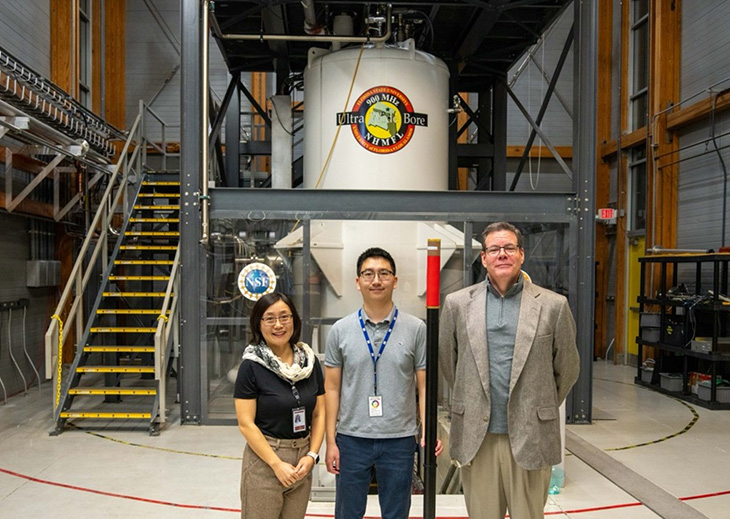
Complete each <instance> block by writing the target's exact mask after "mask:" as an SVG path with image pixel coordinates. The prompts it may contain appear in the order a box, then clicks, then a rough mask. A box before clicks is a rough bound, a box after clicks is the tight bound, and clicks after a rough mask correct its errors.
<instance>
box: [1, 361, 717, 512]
mask: <svg viewBox="0 0 730 519" xmlns="http://www.w3.org/2000/svg"><path fill="white" fill-rule="evenodd" d="M634 374H635V370H634V369H633V368H628V367H624V366H613V365H607V364H605V363H604V362H602V361H599V362H596V363H595V365H594V393H593V396H594V422H593V424H592V425H581V426H569V427H568V430H569V431H572V432H573V433H575V434H576V435H578V436H579V437H580V438H582V439H583V440H586V441H587V442H589V443H590V444H592V445H593V446H595V447H597V448H599V449H601V450H602V451H604V452H605V453H607V454H609V455H610V456H611V457H612V458H614V459H615V460H617V461H619V462H620V463H622V464H623V465H624V466H625V467H626V470H627V471H634V472H636V473H637V474H639V475H641V476H643V477H645V478H647V479H649V480H651V481H652V482H653V483H655V484H656V485H658V486H659V487H661V488H663V489H664V490H666V491H668V492H669V493H671V494H672V495H674V496H676V497H678V498H680V499H682V500H683V501H684V502H685V503H687V504H688V505H690V506H691V507H693V508H695V509H696V510H697V511H699V512H701V513H702V514H705V515H706V516H707V517H709V518H712V519H725V518H728V517H730V512H728V510H730V434H729V432H730V412H727V411H709V410H706V409H703V408H699V407H694V406H691V405H688V404H686V403H684V402H680V401H678V400H676V399H673V398H671V397H668V396H666V395H662V394H659V393H656V392H654V391H651V390H648V389H645V388H643V387H638V386H636V385H634V384H633V383H632V381H633V376H634ZM82 427H83V425H82ZM51 428H52V423H51V387H50V384H45V385H44V386H43V388H42V390H41V391H40V392H39V391H38V389H37V388H36V389H33V390H30V391H29V393H28V395H27V396H23V395H19V396H16V397H13V398H11V399H10V400H9V401H8V403H7V405H0V519H6V518H8V519H9V518H13V519H17V518H36V517H53V518H54V519H67V518H68V519H71V518H73V519H77V518H95V517H100V518H101V517H104V518H129V517H134V518H155V519H166V518H173V517H174V518H187V517H189V518H193V517H194V518H208V517H210V518H222V519H224V518H226V517H231V518H233V517H237V516H238V508H239V502H238V492H239V488H238V486H239V473H240V463H241V462H240V457H241V451H242V448H243V443H244V442H243V438H242V437H241V435H240V433H239V432H238V430H237V428H236V427H232V426H201V427H197V426H180V425H178V424H177V423H175V422H173V423H172V424H171V425H170V426H169V427H167V428H166V429H165V430H164V431H163V432H162V434H161V435H160V436H158V437H150V436H148V435H147V434H146V431H145V429H144V428H139V429H137V430H130V429H126V430H124V429H122V428H120V427H119V426H117V425H115V424H111V425H110V426H109V427H107V428H105V429H103V430H91V429H86V428H82V429H71V430H67V431H66V432H64V433H63V434H62V435H61V436H58V437H52V436H49V435H48V431H50V430H51ZM421 504H422V496H414V498H413V507H412V510H411V516H412V517H419V516H420V515H421V510H422V506H421ZM437 508H438V512H437V516H438V517H439V518H457V517H458V518H465V517H466V509H465V507H464V503H463V498H462V496H438V498H437ZM332 511H333V504H332V503H322V502H312V503H311V504H310V507H309V509H308V517H312V518H315V517H332V516H333V515H332ZM367 517H379V509H378V505H377V498H376V496H370V502H369V506H368V512H367ZM546 517H569V518H576V519H607V518H622V519H648V518H656V517H660V516H659V515H657V514H656V513H654V512H652V511H651V510H650V509H649V508H647V507H645V506H643V505H642V504H640V503H638V502H637V500H636V498H634V497H633V496H632V495H630V494H628V493H627V492H625V491H624V490H621V489H620V488H619V487H617V486H616V485H614V484H613V483H612V482H611V481H609V480H608V479H606V478H605V477H604V476H602V475H601V474H599V473H598V472H597V471H595V470H594V469H593V468H591V467H589V466H588V465H586V464H585V463H584V462H582V461H581V460H579V459H578V458H577V457H576V456H572V455H570V454H569V455H568V456H567V457H566V482H565V488H563V489H562V491H561V493H560V494H558V495H555V496H551V497H550V499H549V501H548V505H547V507H546Z"/></svg>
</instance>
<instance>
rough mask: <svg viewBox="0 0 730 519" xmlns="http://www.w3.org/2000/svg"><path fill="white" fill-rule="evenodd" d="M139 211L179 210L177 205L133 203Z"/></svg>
mask: <svg viewBox="0 0 730 519" xmlns="http://www.w3.org/2000/svg"><path fill="white" fill-rule="evenodd" d="M134 208H135V209H138V210H140V211H179V210H180V206H179V205H135V206H134Z"/></svg>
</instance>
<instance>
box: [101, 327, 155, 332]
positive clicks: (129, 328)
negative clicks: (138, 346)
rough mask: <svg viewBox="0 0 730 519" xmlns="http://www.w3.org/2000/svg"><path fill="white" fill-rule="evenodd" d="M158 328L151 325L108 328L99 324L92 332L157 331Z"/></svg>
mask: <svg viewBox="0 0 730 519" xmlns="http://www.w3.org/2000/svg"><path fill="white" fill-rule="evenodd" d="M156 331H157V328H156V327H155V328H150V327H146V326H145V327H139V326H137V327H131V326H114V327H111V328H107V327H104V326H97V327H94V328H91V333H155V332H156Z"/></svg>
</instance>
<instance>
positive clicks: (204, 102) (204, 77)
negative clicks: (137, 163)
mask: <svg viewBox="0 0 730 519" xmlns="http://www.w3.org/2000/svg"><path fill="white" fill-rule="evenodd" d="M209 9H210V0H203V20H202V29H203V30H202V31H201V32H202V34H201V43H200V46H201V47H202V49H201V50H202V55H201V69H202V70H201V78H200V88H202V90H203V92H202V95H201V96H200V97H201V114H200V124H201V126H202V131H201V137H202V139H201V143H200V145H201V150H202V153H201V159H202V161H203V163H202V170H201V171H200V176H201V184H202V185H201V186H200V209H201V238H200V242H201V243H207V242H208V226H209V214H208V213H209V211H208V210H209V208H210V205H209V199H208V164H209V162H210V157H209V156H208V154H209V153H210V152H209V149H210V148H209V146H208V117H209V111H210V106H209V101H208V96H209V95H210V85H208V81H209V78H208V58H209V56H208V53H209V49H208V41H209V39H210V37H209V32H208V24H209V16H208V12H209ZM213 19H214V20H215V17H213Z"/></svg>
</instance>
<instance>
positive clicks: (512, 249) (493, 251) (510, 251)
mask: <svg viewBox="0 0 730 519" xmlns="http://www.w3.org/2000/svg"><path fill="white" fill-rule="evenodd" d="M520 248H521V247H518V246H517V245H503V246H502V247H498V246H496V245H495V246H494V247H489V248H488V249H486V250H485V251H484V252H486V253H487V256H492V257H494V256H498V255H499V252H500V251H502V250H503V251H504V253H505V254H506V255H507V256H514V255H515V254H516V253H517V251H518V250H520Z"/></svg>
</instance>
